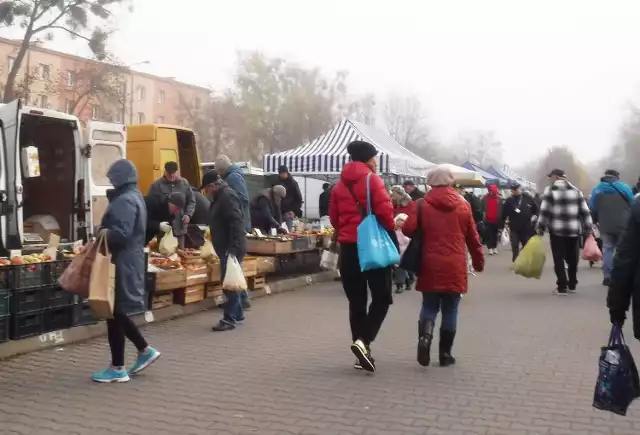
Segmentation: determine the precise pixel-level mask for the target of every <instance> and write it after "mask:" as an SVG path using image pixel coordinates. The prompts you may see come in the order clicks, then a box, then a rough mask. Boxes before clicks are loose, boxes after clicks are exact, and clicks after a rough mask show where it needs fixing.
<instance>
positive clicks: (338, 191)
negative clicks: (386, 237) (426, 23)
mask: <svg viewBox="0 0 640 435" xmlns="http://www.w3.org/2000/svg"><path fill="white" fill-rule="evenodd" d="M368 174H371V169H369V168H368V167H367V166H366V165H365V164H364V163H361V162H351V163H347V164H346V165H345V166H344V168H343V169H342V173H341V174H340V181H338V183H337V184H336V185H335V186H334V187H333V189H332V190H331V198H330V206H329V218H330V219H331V225H333V227H334V228H335V229H336V231H337V232H338V242H340V243H356V242H357V241H358V225H360V223H362V219H363V217H362V214H361V212H360V208H359V207H358V204H357V203H356V201H355V200H354V198H353V196H352V195H351V193H350V192H349V189H348V188H347V185H349V186H350V187H351V190H352V191H353V193H354V195H355V197H356V198H357V200H358V202H359V203H360V205H361V206H362V208H363V209H365V210H366V207H367V182H366V178H367V175H368ZM370 189H371V211H372V213H373V214H375V215H376V217H377V218H378V222H379V223H380V225H382V227H383V228H385V229H386V230H388V231H389V232H390V233H391V234H394V237H393V238H395V233H394V229H395V222H394V221H393V205H392V204H391V200H390V199H389V194H388V193H387V189H386V187H385V185H384V181H382V178H380V176H378V175H376V174H372V175H371V178H370Z"/></svg>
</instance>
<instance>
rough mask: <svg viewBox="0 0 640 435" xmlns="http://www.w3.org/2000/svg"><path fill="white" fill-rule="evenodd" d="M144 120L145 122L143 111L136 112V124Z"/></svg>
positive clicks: (142, 122)
mask: <svg viewBox="0 0 640 435" xmlns="http://www.w3.org/2000/svg"><path fill="white" fill-rule="evenodd" d="M144 122H145V117H144V113H142V112H138V124H144Z"/></svg>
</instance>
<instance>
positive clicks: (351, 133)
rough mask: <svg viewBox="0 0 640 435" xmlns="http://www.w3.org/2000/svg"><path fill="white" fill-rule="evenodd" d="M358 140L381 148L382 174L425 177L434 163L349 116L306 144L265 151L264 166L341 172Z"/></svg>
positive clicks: (297, 171) (293, 170)
mask: <svg viewBox="0 0 640 435" xmlns="http://www.w3.org/2000/svg"><path fill="white" fill-rule="evenodd" d="M354 140H364V141H367V142H369V143H371V144H372V145H373V146H375V147H376V148H377V149H378V151H379V153H378V156H377V157H378V171H379V172H380V173H381V174H395V175H407V176H417V177H424V176H425V174H426V172H427V170H428V169H429V168H431V167H433V166H434V164H433V163H431V162H429V161H427V160H424V159H423V158H422V157H420V156H418V155H417V154H414V153H412V152H411V151H409V150H408V149H406V148H405V147H403V146H402V145H400V144H399V143H398V142H397V141H396V140H394V139H393V138H392V137H391V136H389V135H388V134H386V133H384V132H382V131H380V130H378V129H376V128H374V127H371V126H369V125H366V124H363V123H361V122H357V121H351V120H350V119H347V118H345V119H343V120H342V121H341V122H340V123H339V124H338V125H336V126H335V127H334V128H332V129H331V130H329V131H328V132H327V133H325V134H324V135H322V136H320V137H319V138H317V139H315V140H313V141H311V142H310V143H308V144H306V145H303V146H300V147H298V148H295V149H292V150H289V151H283V152H280V153H275V154H267V155H265V156H264V162H263V166H264V170H265V172H268V173H274V172H277V171H278V167H279V166H280V165H286V166H287V167H288V168H289V172H291V173H293V174H307V175H332V174H336V175H337V174H339V173H340V171H342V168H343V167H344V165H346V164H347V163H349V161H350V160H351V159H350V157H349V154H348V153H347V145H349V143H350V142H352V141H354Z"/></svg>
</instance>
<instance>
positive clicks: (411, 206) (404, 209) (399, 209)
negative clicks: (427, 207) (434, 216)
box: [393, 201, 417, 217]
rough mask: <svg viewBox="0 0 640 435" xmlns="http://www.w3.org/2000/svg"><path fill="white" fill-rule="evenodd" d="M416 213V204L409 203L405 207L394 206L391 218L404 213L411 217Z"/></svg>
mask: <svg viewBox="0 0 640 435" xmlns="http://www.w3.org/2000/svg"><path fill="white" fill-rule="evenodd" d="M416 211H417V202H416V201H409V203H408V204H406V205H399V204H398V205H394V207H393V217H396V216H398V215H399V214H400V213H404V214H406V215H407V216H411V215H412V214H414V213H416Z"/></svg>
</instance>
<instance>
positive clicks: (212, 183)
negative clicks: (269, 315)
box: [201, 171, 247, 331]
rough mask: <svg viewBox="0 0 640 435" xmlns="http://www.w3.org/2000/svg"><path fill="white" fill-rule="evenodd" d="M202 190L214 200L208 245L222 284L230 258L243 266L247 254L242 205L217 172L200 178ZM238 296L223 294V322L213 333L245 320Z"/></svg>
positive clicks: (229, 292)
mask: <svg viewBox="0 0 640 435" xmlns="http://www.w3.org/2000/svg"><path fill="white" fill-rule="evenodd" d="M202 189H204V190H205V191H206V192H207V194H209V195H211V196H212V198H213V200H212V201H211V209H210V210H209V218H210V221H209V227H210V229H211V243H212V244H213V249H215V251H216V253H217V254H218V257H219V258H220V276H221V277H222V281H223V282H224V277H225V274H226V272H227V261H228V259H229V256H233V257H235V258H236V259H237V260H238V262H239V263H242V259H243V258H244V256H245V254H246V253H247V237H246V233H245V224H244V217H243V216H242V203H241V202H240V199H239V198H238V195H237V194H236V192H235V191H234V190H233V189H232V188H230V187H229V185H227V183H226V182H225V181H224V180H223V179H222V178H221V177H220V175H219V174H218V172H216V171H209V172H206V173H205V174H204V175H203V176H202ZM202 189H201V190H202ZM223 290H224V289H223ZM240 293H241V292H238V291H233V290H229V291H227V290H224V294H225V296H226V297H227V302H226V303H225V304H224V315H223V317H222V320H220V322H219V323H218V324H217V325H216V326H214V327H213V328H212V329H213V331H230V330H233V329H235V328H236V324H237V323H238V322H242V321H243V320H244V310H243V309H242V301H241V295H240Z"/></svg>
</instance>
